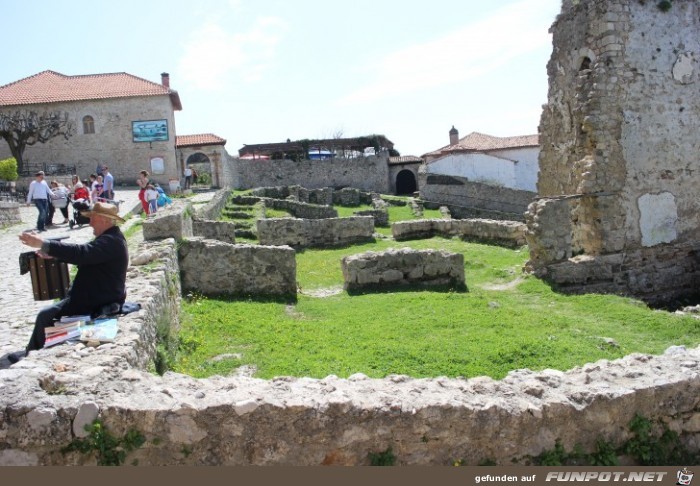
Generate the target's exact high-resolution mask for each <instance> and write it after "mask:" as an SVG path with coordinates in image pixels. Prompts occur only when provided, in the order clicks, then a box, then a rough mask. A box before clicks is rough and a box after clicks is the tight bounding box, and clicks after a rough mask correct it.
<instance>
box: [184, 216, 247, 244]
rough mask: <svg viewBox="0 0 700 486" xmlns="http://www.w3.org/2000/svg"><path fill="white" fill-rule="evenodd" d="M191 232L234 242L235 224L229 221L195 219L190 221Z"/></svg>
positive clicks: (211, 238) (208, 237)
mask: <svg viewBox="0 0 700 486" xmlns="http://www.w3.org/2000/svg"><path fill="white" fill-rule="evenodd" d="M192 233H193V235H194V236H201V237H202V238H207V239H210V240H219V241H223V242H225V243H235V242H236V225H235V224H234V223H232V222H230V221H209V220H204V219H195V220H193V221H192Z"/></svg>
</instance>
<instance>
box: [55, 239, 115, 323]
mask: <svg viewBox="0 0 700 486" xmlns="http://www.w3.org/2000/svg"><path fill="white" fill-rule="evenodd" d="M48 254H49V255H51V256H52V257H54V258H56V259H58V260H61V261H63V262H66V263H70V264H73V265H77V266H78V273H77V274H76V276H75V280H73V284H72V285H71V287H70V289H69V290H68V296H67V298H68V299H70V302H71V305H70V308H71V311H70V313H75V314H78V313H91V312H93V311H95V310H97V309H98V308H100V307H102V306H104V305H107V304H111V303H113V302H119V303H123V302H124V300H125V299H126V269H127V267H128V266H129V252H128V249H127V244H126V238H124V235H123V234H122V232H121V230H120V229H119V228H118V227H117V226H113V227H111V228H109V229H108V230H107V231H105V232H104V233H102V234H101V235H100V236H98V237H97V238H95V239H94V240H92V241H90V242H88V243H84V244H82V245H76V244H73V243H62V242H60V241H49V247H48Z"/></svg>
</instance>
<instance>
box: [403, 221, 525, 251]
mask: <svg viewBox="0 0 700 486" xmlns="http://www.w3.org/2000/svg"><path fill="white" fill-rule="evenodd" d="M525 229H526V226H525V224H524V223H520V222H517V221H498V220H490V219H416V220H412V221H399V222H396V223H393V224H392V225H391V233H392V235H393V236H394V239H395V240H397V241H401V240H416V239H422V238H432V237H433V236H444V237H445V238H452V237H453V236H457V237H459V238H464V239H476V240H480V241H488V242H491V243H495V244H499V245H505V246H512V247H519V246H523V245H524V244H525Z"/></svg>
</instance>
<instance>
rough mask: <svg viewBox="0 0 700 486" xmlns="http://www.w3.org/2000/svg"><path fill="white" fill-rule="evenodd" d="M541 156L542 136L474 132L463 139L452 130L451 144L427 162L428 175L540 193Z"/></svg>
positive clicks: (429, 154) (426, 156)
mask: <svg viewBox="0 0 700 486" xmlns="http://www.w3.org/2000/svg"><path fill="white" fill-rule="evenodd" d="M539 153H540V145H539V137H538V135H524V136H517V137H494V136H491V135H486V134H483V133H478V132H472V133H470V134H469V135H467V136H466V137H464V138H461V139H460V138H459V132H457V130H456V129H455V128H454V127H452V130H450V144H449V145H446V146H445V147H442V148H440V149H438V150H435V151H433V152H429V153H427V154H425V155H423V158H424V159H425V161H426V167H425V169H426V173H427V174H435V175H448V176H455V177H464V178H466V179H468V180H470V181H473V182H481V183H484V184H490V185H495V186H499V187H507V188H510V189H520V190H525V191H533V192H536V191H537V173H538V172H539V164H538V157H539Z"/></svg>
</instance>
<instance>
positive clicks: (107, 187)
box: [102, 165, 114, 201]
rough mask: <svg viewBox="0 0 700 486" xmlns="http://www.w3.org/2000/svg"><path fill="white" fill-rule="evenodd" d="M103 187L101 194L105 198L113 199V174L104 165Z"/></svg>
mask: <svg viewBox="0 0 700 486" xmlns="http://www.w3.org/2000/svg"><path fill="white" fill-rule="evenodd" d="M103 174H104V181H103V183H104V187H103V189H102V195H103V197H104V198H105V199H108V200H110V201H114V176H113V175H112V173H111V172H110V171H109V167H107V166H106V165H105V167H104V172H103Z"/></svg>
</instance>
